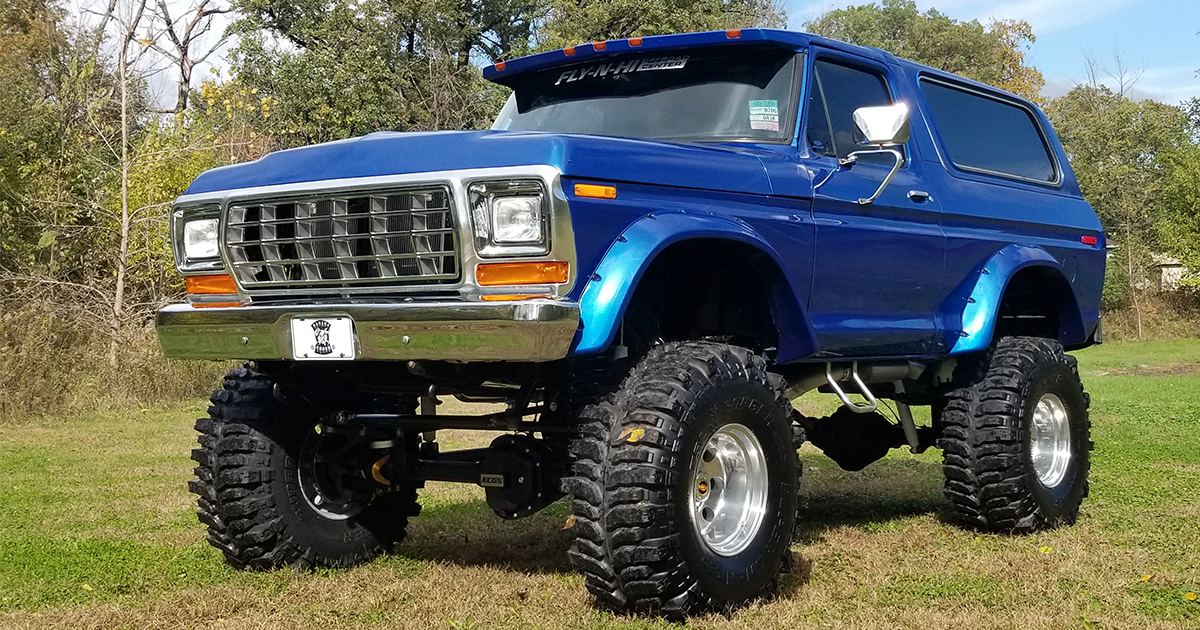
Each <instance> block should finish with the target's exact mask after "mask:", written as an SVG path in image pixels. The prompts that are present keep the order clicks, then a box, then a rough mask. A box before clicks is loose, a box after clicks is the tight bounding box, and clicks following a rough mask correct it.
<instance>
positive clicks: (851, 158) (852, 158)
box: [838, 148, 904, 206]
mask: <svg viewBox="0 0 1200 630" xmlns="http://www.w3.org/2000/svg"><path fill="white" fill-rule="evenodd" d="M860 155H890V156H892V157H894V158H896V163H895V164H894V165H892V170H891V171H889V172H888V174H887V177H884V178H883V182H882V183H881V184H879V189H878V190H876V191H875V194H873V195H871V196H870V197H866V198H861V197H860V198H859V200H858V203H859V205H862V206H866V205H870V204H872V203H875V200H876V199H878V198H879V195H882V194H883V191H884V189H886V188H887V187H888V184H890V183H892V178H893V177H895V176H896V173H898V172H900V167H901V166H903V165H904V156H903V155H902V154H901V153H900V152H899V151H897V150H896V149H894V148H886V149H885V148H879V149H869V150H866V151H855V152H853V153H851V154H850V155H847V156H846V157H844V158H841V159H839V160H838V164H839V165H842V166H850V165H851V164H854V163H855V162H857V161H858V156H860Z"/></svg>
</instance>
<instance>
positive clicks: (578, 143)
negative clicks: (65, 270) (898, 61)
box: [187, 131, 772, 195]
mask: <svg viewBox="0 0 1200 630" xmlns="http://www.w3.org/2000/svg"><path fill="white" fill-rule="evenodd" d="M762 152H763V149H762V148H761V147H758V148H756V147H754V145H745V146H744V147H742V146H730V145H699V144H681V143H674V142H653V141H647V140H633V139H625V138H610V137H603V136H583V135H565V134H553V133H540V132H514V131H440V132H428V133H393V132H387V133H373V134H371V135H368V136H363V137H360V138H352V139H350V140H341V141H338V142H329V143H325V144H317V145H313V146H308V147H302V148H299V149H289V150H286V151H277V152H275V153H271V154H269V155H267V156H265V157H263V158H261V159H259V160H256V161H254V162H248V163H245V164H237V165H233V166H225V167H222V168H217V169H213V170H211V171H208V172H206V173H204V174H202V175H200V177H198V178H196V180H195V181H194V182H192V185H191V186H190V187H188V190H187V194H197V193H209V192H218V191H223V190H235V189H239V188H252V187H257V186H275V185H280V184H295V183H301V182H315V181H321V180H329V179H343V178H354V177H376V176H386V175H407V174H412V173H422V172H435V171H453V170H464V169H478V168H496V167H505V166H526V165H543V164H544V165H548V166H553V167H556V168H557V169H558V170H559V171H561V172H562V174H563V175H564V176H566V177H572V178H582V179H596V180H603V181H611V182H630V183H639V184H655V185H662V186H678V187H683V188H699V189H706V190H716V191H724V192H735V193H748V194H760V195H767V194H771V192H772V191H771V183H770V180H769V178H768V177H767V173H766V170H765V169H764V167H763V162H762V160H760V159H759V157H757V155H756V154H761V153H762Z"/></svg>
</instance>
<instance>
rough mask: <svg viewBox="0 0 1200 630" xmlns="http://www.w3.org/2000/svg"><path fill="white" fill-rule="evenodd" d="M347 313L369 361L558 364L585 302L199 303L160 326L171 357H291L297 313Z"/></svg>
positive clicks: (159, 318)
mask: <svg viewBox="0 0 1200 630" xmlns="http://www.w3.org/2000/svg"><path fill="white" fill-rule="evenodd" d="M335 315H342V316H349V317H350V318H351V319H353V320H354V325H355V331H356V335H357V338H358V356H359V358H360V359H365V360H390V361H396V360H414V359H419V360H445V361H553V360H556V359H561V358H563V357H565V356H567V352H568V351H569V350H570V347H571V341H572V340H573V339H574V337H575V331H576V330H577V329H578V328H579V305H578V304H577V303H575V302H566V301H559V300H524V301H513V302H483V303H480V302H475V303H466V302H434V303H399V304H322V305H303V306H295V305H293V306H247V307H226V308H196V307H193V306H191V305H189V304H173V305H171V306H168V307H166V308H164V309H162V310H160V311H159V312H158V314H157V315H156V316H155V325H156V328H157V329H158V337H159V341H160V342H161V343H162V348H163V353H164V354H165V355H166V356H167V357H169V358H173V359H291V358H292V356H291V348H292V343H291V326H290V321H291V319H292V318H293V317H332V316H335Z"/></svg>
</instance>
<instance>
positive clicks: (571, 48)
mask: <svg viewBox="0 0 1200 630" xmlns="http://www.w3.org/2000/svg"><path fill="white" fill-rule="evenodd" d="M563 54H565V55H566V56H568V57H573V56H574V55H575V47H574V46H567V47H566V48H564V49H563Z"/></svg>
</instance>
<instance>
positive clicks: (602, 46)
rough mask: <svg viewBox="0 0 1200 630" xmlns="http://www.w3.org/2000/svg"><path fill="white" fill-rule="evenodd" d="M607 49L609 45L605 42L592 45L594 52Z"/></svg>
mask: <svg viewBox="0 0 1200 630" xmlns="http://www.w3.org/2000/svg"><path fill="white" fill-rule="evenodd" d="M605 48H608V44H606V43H604V42H596V43H595V44H592V50H604V49H605Z"/></svg>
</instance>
